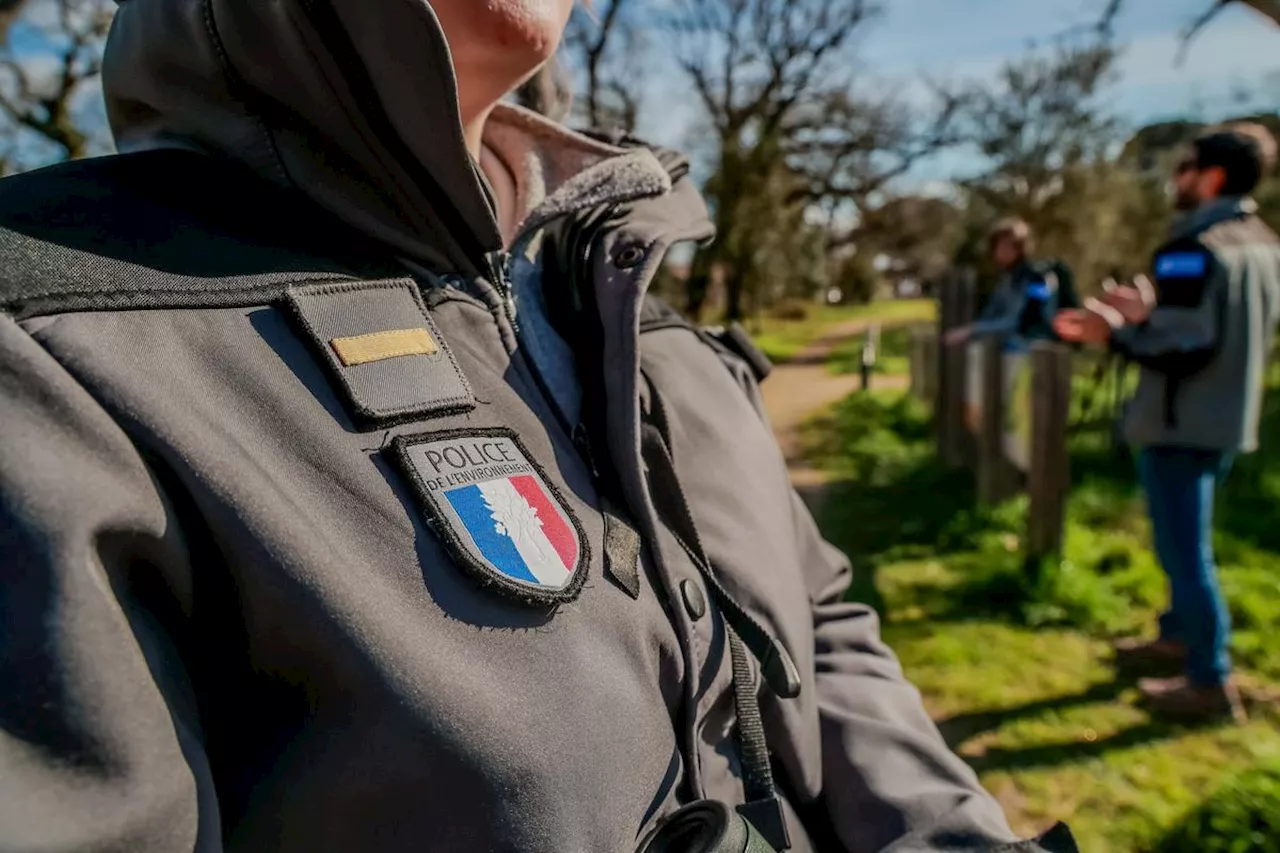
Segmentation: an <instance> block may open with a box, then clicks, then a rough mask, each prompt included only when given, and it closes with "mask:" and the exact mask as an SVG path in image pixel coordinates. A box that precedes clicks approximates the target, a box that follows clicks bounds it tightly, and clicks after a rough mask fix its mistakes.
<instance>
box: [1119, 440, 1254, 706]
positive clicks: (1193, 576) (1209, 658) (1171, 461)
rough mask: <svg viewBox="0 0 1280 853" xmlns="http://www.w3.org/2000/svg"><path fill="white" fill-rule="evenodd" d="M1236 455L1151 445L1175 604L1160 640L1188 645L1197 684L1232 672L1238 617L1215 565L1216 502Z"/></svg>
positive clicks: (1151, 474)
mask: <svg viewBox="0 0 1280 853" xmlns="http://www.w3.org/2000/svg"><path fill="white" fill-rule="evenodd" d="M1232 459H1233V454H1230V453H1223V452H1220V451H1213V450H1200V449H1195V448H1189V447H1167V446H1154V447H1145V448H1143V449H1142V450H1141V451H1140V452H1139V453H1138V474H1139V477H1140V479H1141V481H1142V488H1143V491H1145V492H1146V495H1147V507H1148V511H1149V512H1150V513H1151V534H1152V538H1153V539H1154V540H1155V548H1156V555H1157V556H1158V557H1159V558H1160V564H1161V565H1162V566H1163V567H1164V571H1165V574H1166V575H1168V576H1169V592H1170V600H1171V603H1172V606H1171V607H1170V608H1169V611H1168V612H1167V613H1165V614H1164V615H1163V616H1161V617H1160V635H1161V637H1163V638H1166V639H1171V640H1179V641H1181V642H1183V643H1185V644H1186V646H1187V675H1188V676H1189V677H1190V679H1191V681H1192V682H1193V683H1194V684H1197V685H1200V686H1213V685H1217V684H1222V683H1223V682H1225V681H1226V679H1227V674H1228V672H1230V670H1231V660H1230V658H1229V656H1228V654H1227V643H1228V641H1229V639H1230V633H1231V617H1230V615H1229V614H1228V613H1227V603H1226V600H1225V599H1224V598H1223V596H1222V589H1221V588H1220V587H1219V585H1218V569H1217V566H1216V565H1215V563H1214V559H1213V498H1214V491H1215V489H1216V487H1217V485H1218V483H1219V482H1221V481H1222V480H1223V478H1225V477H1226V475H1227V472H1228V471H1229V470H1230V469H1231V463H1232Z"/></svg>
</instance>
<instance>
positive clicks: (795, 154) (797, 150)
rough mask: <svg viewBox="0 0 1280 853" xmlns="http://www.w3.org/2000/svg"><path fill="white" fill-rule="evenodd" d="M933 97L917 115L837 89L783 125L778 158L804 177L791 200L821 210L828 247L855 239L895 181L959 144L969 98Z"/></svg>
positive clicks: (890, 101)
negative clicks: (781, 150) (783, 158)
mask: <svg viewBox="0 0 1280 853" xmlns="http://www.w3.org/2000/svg"><path fill="white" fill-rule="evenodd" d="M933 95H934V103H933V105H932V106H931V107H930V108H929V109H928V110H927V111H921V110H913V109H910V108H908V107H906V106H904V104H903V103H902V102H901V100H900V99H898V98H895V97H881V98H879V99H867V98H861V97H858V96H857V95H856V94H855V93H854V92H853V91H852V90H849V89H837V90H833V91H830V92H827V93H825V94H823V95H822V96H821V97H818V98H816V99H814V100H813V101H812V102H811V103H809V104H807V105H806V106H805V107H804V108H802V109H801V110H799V111H797V113H796V116H795V118H794V119H793V120H792V121H790V122H789V123H788V125H787V129H786V134H785V139H786V140H787V142H786V143H785V145H784V151H785V155H786V157H787V159H788V162H790V163H791V164H792V165H793V168H795V169H796V170H797V172H798V173H799V174H801V175H802V176H803V178H804V185H803V187H802V188H800V190H799V192H800V193H801V195H800V196H798V197H800V198H803V199H804V200H805V201H806V202H807V203H809V204H811V205H816V206H818V207H819V208H821V209H823V210H825V211H826V213H827V219H828V232H829V233H828V247H829V249H838V248H840V247H842V246H845V245H849V244H851V243H854V242H856V241H857V240H858V238H859V235H860V234H861V232H862V229H861V227H860V226H861V222H862V220H863V219H865V218H866V216H867V214H868V213H869V212H871V211H872V210H873V209H874V208H875V207H876V206H877V205H878V204H881V203H883V201H884V197H885V194H886V192H887V191H888V189H889V187H890V185H891V184H892V182H893V181H894V180H895V179H897V178H900V177H901V176H903V175H904V174H906V173H907V172H908V171H909V170H910V169H911V168H912V167H913V166H914V165H915V164H916V163H918V162H919V161H920V160H922V159H924V158H926V157H928V156H930V155H932V154H935V153H937V152H938V151H940V150H942V149H944V148H949V147H951V146H954V145H957V144H959V143H961V142H962V141H965V139H966V138H967V137H966V134H965V128H964V127H963V124H962V121H961V120H962V118H963V117H964V115H965V114H966V109H967V107H968V105H969V103H970V101H971V99H972V95H971V94H970V93H968V92H965V91H960V90H949V89H944V88H942V87H939V86H934V87H933ZM841 223H844V225H843V226H842V224H841Z"/></svg>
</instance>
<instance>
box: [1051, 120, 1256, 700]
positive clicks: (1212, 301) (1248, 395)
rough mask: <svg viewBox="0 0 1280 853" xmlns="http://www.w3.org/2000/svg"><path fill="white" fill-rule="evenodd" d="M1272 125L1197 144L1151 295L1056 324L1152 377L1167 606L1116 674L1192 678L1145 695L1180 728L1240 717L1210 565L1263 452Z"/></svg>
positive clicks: (1118, 291)
mask: <svg viewBox="0 0 1280 853" xmlns="http://www.w3.org/2000/svg"><path fill="white" fill-rule="evenodd" d="M1275 157H1276V143H1275V140H1274V139H1273V138H1272V137H1271V136H1270V134H1269V133H1268V132H1267V131H1266V129H1265V128H1263V127H1261V126H1259V125H1255V124H1240V125H1234V126H1229V127H1225V128H1222V129H1218V130H1214V131H1211V132H1209V133H1206V134H1205V135H1203V136H1201V137H1200V138H1199V139H1197V140H1196V141H1195V142H1194V143H1193V144H1192V146H1191V150H1190V151H1189V152H1188V153H1187V156H1186V157H1185V158H1184V159H1183V160H1182V161H1181V162H1180V163H1179V164H1178V167H1177V170H1176V172H1175V174H1174V178H1173V182H1174V190H1175V200H1176V204H1177V207H1178V209H1179V210H1180V211H1183V212H1184V213H1183V215H1182V216H1181V217H1180V218H1179V219H1178V220H1177V221H1176V222H1175V223H1174V225H1173V228H1172V230H1171V232H1170V235H1169V239H1168V241H1166V242H1165V244H1164V245H1163V246H1162V247H1161V248H1160V249H1159V250H1158V251H1157V252H1156V255H1155V261H1154V264H1153V273H1154V281H1155V284H1154V286H1153V285H1152V284H1151V282H1150V281H1149V280H1147V279H1145V278H1139V279H1138V280H1137V281H1136V282H1135V284H1134V286H1131V287H1130V286H1126V287H1119V288H1115V289H1113V290H1111V291H1110V292H1109V293H1107V294H1106V296H1104V297H1103V299H1102V300H1101V301H1098V300H1092V299H1091V300H1089V301H1088V302H1087V303H1086V305H1085V308H1084V309H1081V310H1074V311H1067V312H1063V313H1061V314H1059V315H1058V317H1057V318H1056V319H1055V321H1054V328H1055V329H1056V330H1057V332H1058V334H1059V335H1060V336H1061V337H1062V338H1063V339H1064V340H1068V341H1084V342H1091V343H1097V344H1109V345H1110V347H1111V349H1113V350H1114V351H1115V352H1117V353H1119V354H1121V355H1123V356H1125V357H1126V358H1128V359H1130V360H1132V361H1135V362H1137V363H1138V364H1139V365H1140V366H1141V369H1142V373H1141V379H1140V382H1139V384H1138V389H1137V392H1136V393H1135V395H1134V398H1133V400H1132V402H1131V403H1130V406H1129V410H1128V413H1127V416H1126V422H1125V432H1126V435H1127V438H1128V440H1129V441H1130V443H1132V444H1133V445H1135V446H1137V447H1139V448H1141V449H1140V452H1139V456H1138V468H1139V474H1140V477H1141V480H1142V486H1143V490H1144V491H1145V492H1146V496H1147V503H1148V506H1149V511H1150V514H1151V528H1152V536H1153V538H1154V540H1155V548H1156V552H1157V554H1158V555H1159V557H1160V562H1161V565H1162V566H1163V567H1164V570H1165V573H1166V574H1167V575H1168V576H1169V586H1170V593H1171V596H1170V597H1171V601H1172V604H1171V607H1170V608H1169V611H1168V612H1167V613H1165V614H1164V616H1162V617H1161V619H1160V635H1159V637H1158V638H1157V639H1156V640H1154V641H1152V642H1143V643H1130V644H1123V645H1121V646H1120V647H1119V648H1117V653H1116V660H1117V665H1118V666H1120V667H1121V668H1123V669H1128V670H1132V671H1147V672H1152V671H1154V670H1156V669H1158V668H1162V667H1169V666H1178V667H1182V668H1184V669H1185V674H1184V675H1180V676H1176V677H1173V678H1147V679H1142V680H1141V681H1139V687H1140V689H1141V690H1142V693H1143V695H1144V697H1145V698H1146V700H1147V701H1148V703H1149V704H1150V706H1151V707H1152V709H1153V710H1155V711H1157V712H1160V713H1163V714H1166V715H1168V716H1174V717H1179V718H1190V719H1209V718H1215V717H1222V716H1233V717H1235V719H1237V720H1242V719H1243V717H1244V712H1243V709H1242V707H1241V705H1240V701H1239V697H1238V695H1237V692H1236V690H1235V689H1234V687H1233V686H1232V685H1231V683H1230V681H1229V673H1230V660H1229V656H1228V652H1227V645H1228V640H1229V633H1230V622H1229V616H1228V613H1227V606H1226V602H1225V600H1224V598H1223V595H1222V590H1221V589H1220V587H1219V584H1218V578H1217V569H1216V566H1215V564H1214V557H1213V540H1212V518H1213V503H1214V492H1215V489H1216V486H1217V484H1218V483H1219V482H1220V481H1221V480H1222V478H1223V477H1224V476H1225V475H1226V473H1227V471H1228V470H1229V469H1230V467H1231V463H1232V459H1233V457H1234V456H1235V455H1236V454H1237V453H1248V452H1251V451H1253V450H1255V449H1256V448H1257V446H1258V420H1259V414H1260V412H1261V408H1262V405H1261V404H1262V389H1263V380H1264V376H1265V372H1266V366H1267V359H1268V356H1269V354H1270V352H1271V347H1272V341H1273V338H1274V333H1275V326H1276V321H1277V318H1278V317H1280V238H1277V236H1276V234H1275V232H1273V231H1272V230H1271V229H1270V228H1268V227H1267V226H1266V225H1265V224H1264V223H1263V222H1262V220H1260V219H1259V218H1258V217H1257V215H1256V210H1257V205H1256V204H1255V203H1254V202H1253V200H1252V199H1251V198H1249V193H1251V192H1252V191H1253V189H1254V188H1255V187H1256V186H1257V184H1258V182H1259V181H1260V180H1261V178H1262V176H1263V175H1264V174H1266V173H1267V171H1269V170H1270V169H1271V168H1272V167H1273V166H1274V164H1275Z"/></svg>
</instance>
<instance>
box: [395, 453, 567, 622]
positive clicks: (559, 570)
mask: <svg viewBox="0 0 1280 853" xmlns="http://www.w3.org/2000/svg"><path fill="white" fill-rule="evenodd" d="M395 451H396V455H397V457H398V460H399V462H400V465H401V468H402V469H403V470H404V472H405V474H406V475H408V477H409V479H410V481H411V482H412V483H413V486H414V489H415V491H417V493H418V497H419V498H420V499H421V500H422V502H423V505H424V509H425V510H426V512H427V516H428V521H430V523H431V526H432V528H433V529H434V530H435V532H436V534H437V535H438V536H439V537H440V538H441V540H442V541H443V542H444V544H445V546H446V547H447V548H448V549H449V552H450V554H451V555H452V556H453V558H454V559H455V560H456V561H457V562H458V563H459V564H460V565H461V566H462V567H463V568H465V569H466V570H468V571H469V572H470V573H471V574H472V575H473V576H474V577H475V578H476V579H477V580H478V581H480V582H481V583H482V584H484V585H486V586H492V587H494V588H495V589H497V590H499V591H501V592H503V593H505V594H507V595H509V596H512V597H514V598H516V599H518V600H520V601H523V602H525V603H529V604H555V603H560V602H567V601H572V600H573V599H575V598H576V597H577V595H578V592H579V590H581V588H582V583H583V580H584V579H585V575H586V567H587V565H588V550H587V540H586V536H585V535H584V534H583V532H582V527H581V525H579V523H578V520H577V519H576V518H575V517H574V516H573V513H572V512H570V510H569V508H568V507H567V506H566V504H565V501H564V499H563V497H562V496H561V494H560V492H559V491H558V490H557V489H556V488H555V486H553V485H552V484H551V483H550V481H549V480H548V479H547V477H546V475H545V474H544V473H543V470H542V468H541V467H539V466H538V465H537V463H535V462H534V461H533V459H532V457H531V456H530V455H529V453H528V451H526V450H525V448H524V446H523V445H522V444H521V443H520V440H519V439H518V438H517V437H516V434H515V433H514V432H512V431H510V430H505V429H488V430H483V429H475V430H451V431H446V432H434V433H424V434H419V435H406V436H400V437H399V438H397V439H396V440H395Z"/></svg>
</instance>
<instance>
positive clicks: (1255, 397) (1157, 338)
mask: <svg viewBox="0 0 1280 853" xmlns="http://www.w3.org/2000/svg"><path fill="white" fill-rule="evenodd" d="M1256 209H1257V208H1256V205H1255V204H1254V203H1253V201H1252V200H1251V199H1247V198H1226V199H1221V200H1220V201H1218V202H1215V203H1213V204H1211V205H1209V206H1207V207H1203V208H1201V209H1199V210H1197V211H1194V212H1193V213H1191V214H1189V215H1188V216H1186V217H1185V218H1183V219H1182V220H1180V221H1179V222H1177V223H1176V224H1175V225H1174V227H1173V230H1172V231H1171V233H1170V237H1169V240H1168V241H1167V242H1166V243H1165V244H1164V245H1163V246H1161V247H1160V250H1159V251H1157V252H1156V255H1155V260H1154V262H1153V275H1154V281H1155V285H1156V291H1157V305H1156V308H1155V310H1154V311H1153V312H1152V314H1151V317H1150V318H1149V319H1148V321H1147V322H1146V323H1144V324H1142V325H1140V326H1128V327H1125V328H1122V329H1118V330H1117V331H1116V332H1115V333H1114V335H1113V337H1112V346H1113V348H1114V349H1115V350H1116V351H1117V352H1119V353H1121V354H1123V355H1125V356H1127V357H1128V358H1130V359H1132V360H1134V361H1136V362H1137V363H1138V364H1139V365H1140V366H1141V369H1142V375H1141V378H1140V380H1139V383H1138V388H1137V391H1136V393H1135V395H1134V398H1133V400H1132V401H1131V402H1130V404H1129V407H1128V412H1127V415H1126V420H1125V432H1126V436H1127V438H1128V440H1129V441H1131V442H1132V443H1134V444H1137V445H1177V446H1182V447H1198V448H1206V449H1210V450H1225V451H1243V452H1249V451H1252V450H1254V449H1256V448H1257V446H1258V420H1259V417H1260V415H1261V411H1262V391H1263V384H1264V380H1265V374H1266V367H1267V363H1268V361H1269V359H1270V357H1271V349H1272V344H1273V342H1274V339H1275V329H1276V322H1277V321H1278V320H1280V238H1277V237H1276V234H1275V232H1273V231H1272V230H1271V229H1270V228H1268V227H1267V226H1266V225H1265V224H1264V223H1263V222H1262V220H1260V219H1258V217H1257V216H1256V215H1255V210H1256Z"/></svg>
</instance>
